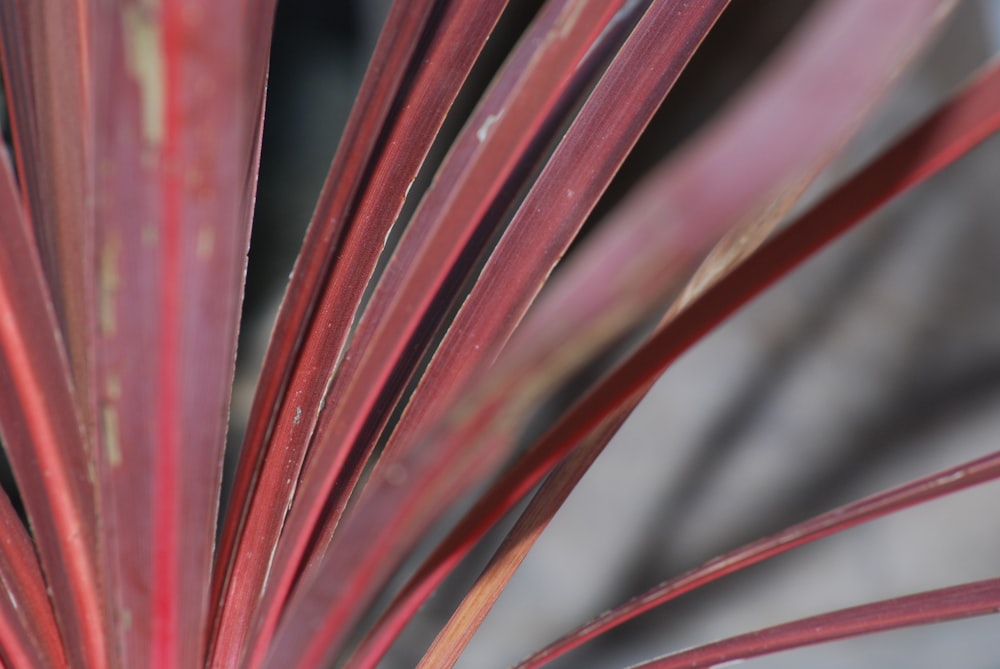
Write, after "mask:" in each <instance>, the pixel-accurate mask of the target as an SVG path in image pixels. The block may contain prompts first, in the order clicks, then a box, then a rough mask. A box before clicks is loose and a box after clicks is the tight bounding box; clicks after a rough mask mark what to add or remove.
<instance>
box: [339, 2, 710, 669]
mask: <svg viewBox="0 0 1000 669" xmlns="http://www.w3.org/2000/svg"><path fill="white" fill-rule="evenodd" d="M726 4H727V3H725V2H712V3H699V4H696V5H678V4H675V3H662V4H656V5H653V6H652V7H650V8H649V10H648V11H647V12H645V14H644V15H643V16H642V17H641V20H639V21H638V23H637V25H636V26H635V29H634V31H633V32H632V33H631V35H630V36H629V37H628V39H627V40H626V41H625V43H624V44H623V46H622V48H621V49H620V51H619V52H618V54H617V55H616V56H615V58H614V60H613V61H612V62H611V64H610V65H609V66H608V69H607V70H606V71H605V73H604V74H603V75H602V77H601V80H600V81H599V82H598V83H597V84H596V86H595V88H594V89H593V91H592V92H591V94H590V97H589V98H588V100H587V101H586V103H585V104H584V105H583V107H582V109H581V110H580V112H579V114H578V116H577V118H576V119H575V120H574V122H573V123H572V125H571V126H570V127H569V128H568V129H567V131H566V133H565V134H564V136H563V138H562V140H561V141H560V143H559V145H558V147H557V148H556V149H555V151H554V153H553V155H552V157H551V158H550V159H549V161H548V163H547V164H546V166H545V168H544V169H543V170H542V172H541V174H540V175H539V176H538V178H537V179H536V180H535V183H534V186H533V187H532V189H531V191H530V192H529V193H528V195H527V197H526V198H525V200H524V202H523V203H522V204H521V205H520V207H519V208H518V211H517V213H516V214H515V216H514V218H513V220H512V221H511V223H510V225H509V227H508V228H507V230H506V231H505V232H504V234H503V236H502V238H501V239H500V241H499V243H498V244H497V246H496V248H495V249H494V250H493V251H492V252H491V255H490V259H489V261H487V262H486V265H485V267H484V269H483V271H482V272H481V273H480V274H479V276H478V277H477V278H476V282H475V285H474V286H473V288H472V290H471V292H470V293H469V295H468V296H467V297H466V298H465V301H464V303H463V305H462V308H461V310H460V311H459V312H458V315H457V316H456V317H455V319H454V320H453V321H452V322H451V323H450V324H449V326H448V332H447V334H446V335H445V336H444V338H443V341H442V342H441V344H440V345H439V346H438V348H437V350H436V351H435V352H434V354H433V358H432V360H431V362H430V364H429V366H428V368H427V369H426V370H425V371H424V372H423V375H422V377H421V379H420V384H419V385H418V386H417V388H416V390H415V391H414V394H413V396H412V397H411V398H410V401H409V403H408V405H407V407H406V411H405V412H404V413H403V415H402V417H401V418H400V420H399V423H398V424H397V425H396V426H394V427H393V431H392V436H391V438H390V440H389V442H388V443H387V445H386V447H385V449H384V451H383V454H382V459H381V460H380V461H379V463H378V464H377V465H376V469H375V474H374V476H375V477H376V478H377V477H378V476H379V475H380V474H381V473H382V471H383V469H382V467H383V465H386V464H387V463H388V465H387V466H390V467H391V466H392V462H393V461H394V458H396V457H399V455H400V453H405V449H406V448H409V447H412V446H414V445H415V444H414V441H413V439H414V437H415V436H416V435H417V434H418V433H419V431H420V430H421V429H423V428H426V426H427V424H428V423H429V422H432V421H433V419H434V418H435V417H436V416H439V415H440V413H441V411H442V410H443V409H445V408H446V407H448V406H449V405H450V404H451V403H453V402H454V401H455V399H456V397H457V395H458V392H459V391H460V390H461V388H462V386H463V384H464V383H465V382H466V381H467V380H468V379H469V378H470V377H471V376H472V374H473V373H474V372H476V371H479V370H481V369H482V367H483V366H484V365H485V364H486V363H489V362H492V360H493V359H494V358H495V356H496V354H497V352H498V351H499V350H500V348H501V347H502V346H503V344H504V343H505V342H506V341H507V338H508V337H509V336H510V333H511V332H512V331H513V330H514V328H515V326H516V325H517V323H518V322H519V321H520V319H521V317H522V316H523V315H524V312H525V311H526V310H527V308H528V306H529V305H530V302H531V300H532V299H534V297H535V295H536V294H537V292H538V290H540V288H541V286H542V284H543V282H544V281H545V279H546V278H547V276H548V274H549V272H550V271H551V269H552V267H553V266H554V265H555V263H556V262H557V261H558V260H559V259H560V258H561V257H562V255H563V253H565V251H566V249H567V247H568V246H569V244H570V242H571V241H572V239H573V237H574V236H575V235H576V233H577V232H578V230H579V228H580V226H581V225H582V224H583V222H584V219H585V218H586V216H587V214H588V213H589V212H590V210H591V209H592V207H593V206H594V204H595V203H596V202H597V199H598V198H599V197H600V195H601V193H603V192H604V189H605V188H606V187H607V185H608V183H609V181H610V180H611V178H612V176H613V175H614V172H615V171H616V170H617V168H618V166H619V165H620V164H621V162H622V160H623V159H624V157H625V155H626V154H627V153H628V151H629V150H630V149H631V148H632V146H633V144H634V143H635V141H636V140H637V139H638V137H639V135H640V133H641V132H642V130H643V128H644V127H645V125H646V123H648V121H649V119H650V117H651V116H652V114H653V112H654V111H655V110H656V108H657V107H658V106H659V105H660V103H661V102H662V100H663V98H664V96H665V95H666V94H667V92H668V91H669V89H670V88H671V86H672V85H673V82H674V81H675V80H676V78H677V76H678V75H679V74H680V72H681V70H682V69H683V67H684V66H685V64H686V63H687V61H688V59H689V58H690V57H691V55H692V54H693V52H694V50H695V49H696V48H697V46H698V45H699V44H700V42H701V39H702V38H703V37H704V36H705V34H707V32H708V30H709V29H710V28H711V26H712V25H713V24H714V22H715V20H716V19H717V18H718V16H719V14H720V13H721V12H722V10H723V8H724V7H725V6H726ZM665 34H666V35H670V36H671V37H670V38H669V39H664V37H663V36H664V35H665ZM623 99H631V100H634V103H633V104H630V105H627V106H623V105H622V100H623ZM567 184H569V185H572V188H567ZM397 451H399V452H397ZM412 613H413V611H412V610H410V611H408V612H405V613H404V612H401V611H400V612H391V613H390V615H391V616H392V618H393V623H394V624H393V625H391V626H387V625H384V624H380V625H378V626H376V629H375V631H374V634H373V636H372V637H369V639H368V640H366V643H365V644H363V645H362V646H361V648H360V649H359V650H358V651H357V652H356V653H355V655H354V656H353V659H352V666H355V665H354V664H353V663H357V666H370V665H371V664H373V663H374V662H375V661H376V660H375V657H376V656H380V655H381V654H382V653H383V652H384V651H385V649H386V646H387V644H388V643H389V642H390V641H391V639H392V638H393V637H395V634H396V633H397V631H398V630H397V629H395V628H396V627H398V626H399V625H401V624H402V623H403V621H404V620H405V619H407V618H408V617H409V615H412ZM390 627H391V628H392V629H390Z"/></svg>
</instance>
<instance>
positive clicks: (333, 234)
mask: <svg viewBox="0 0 1000 669" xmlns="http://www.w3.org/2000/svg"><path fill="white" fill-rule="evenodd" d="M505 4H506V0H503V1H498V0H491V1H490V2H480V3H456V2H451V3H448V4H447V5H446V6H442V7H440V8H439V9H440V10H441V11H440V13H435V14H432V15H428V16H426V17H424V18H425V20H432V19H433V20H435V21H437V23H436V24H431V26H430V28H433V39H422V40H419V41H418V43H416V44H412V45H410V51H406V50H405V49H402V45H403V44H405V43H406V39H404V38H403V36H404V35H409V36H410V38H409V39H411V40H415V39H416V38H417V37H419V36H420V34H421V33H422V32H424V30H425V28H419V29H418V26H419V23H418V24H416V25H415V24H414V23H413V21H414V20H415V19H414V17H417V16H419V12H417V13H416V14H414V8H413V6H412V3H410V4H409V5H407V3H400V4H398V5H397V10H396V13H395V14H393V15H392V16H391V17H390V21H389V23H388V24H387V27H386V30H385V32H384V33H383V36H382V38H381V47H379V48H378V49H377V52H376V56H375V59H374V61H373V64H372V66H371V68H370V73H371V74H370V75H369V83H368V84H367V86H368V88H367V89H366V91H363V93H362V99H364V96H365V95H371V96H372V97H379V96H384V97H385V98H386V99H388V100H389V101H391V102H393V109H395V110H396V111H395V113H394V114H393V115H390V116H387V117H386V118H385V119H382V120H381V121H380V120H379V119H377V118H375V115H376V111H377V109H378V107H376V109H372V108H371V107H370V106H369V104H370V103H369V104H365V105H362V106H359V107H358V108H357V109H358V112H357V114H356V116H355V118H354V120H352V122H351V124H350V125H349V128H348V134H347V135H345V137H346V138H347V139H346V140H345V141H346V142H347V143H346V144H345V146H344V147H342V148H341V151H340V153H339V154H338V158H337V159H336V161H335V163H334V166H333V167H332V168H331V172H330V176H329V177H328V185H327V189H326V191H325V193H324V196H323V198H322V199H321V202H320V206H319V208H318V209H317V212H316V216H315V220H314V223H313V226H312V228H311V230H310V232H309V233H308V234H309V235H310V236H311V237H317V236H319V237H320V238H321V240H322V243H318V244H317V246H310V243H311V242H310V241H309V239H307V241H306V245H305V246H304V247H303V249H304V255H303V256H302V258H301V259H300V261H299V267H300V268H301V272H302V273H301V274H300V273H298V271H297V273H296V274H295V276H294V277H293V283H292V286H290V288H289V291H290V292H289V293H288V295H287V296H286V304H285V306H284V307H283V309H284V311H283V315H282V316H280V317H279V334H278V335H276V336H275V338H274V339H273V342H272V349H271V351H270V353H269V359H268V362H266V363H265V366H267V365H268V364H274V365H277V364H279V360H281V359H284V360H285V361H286V363H287V362H288V358H283V356H294V362H293V364H292V370H293V371H292V374H291V377H290V378H288V379H287V381H286V383H287V388H285V389H282V388H279V387H278V386H277V385H274V384H270V385H269V384H267V383H265V385H264V386H262V389H261V390H260V391H259V392H258V396H257V398H256V399H255V409H254V413H253V415H252V416H251V424H250V428H249V430H248V436H247V441H246V442H245V444H244V449H245V450H244V454H243V458H242V461H241V465H240V466H241V471H240V474H238V478H237V486H239V488H238V490H237V492H236V500H237V501H236V504H234V507H233V508H234V509H235V510H236V513H231V514H230V518H229V520H228V522H227V528H226V535H225V537H224V540H223V555H224V556H226V557H227V561H226V562H224V564H226V565H227V567H226V571H224V572H220V574H219V578H217V579H216V588H217V590H218V591H219V594H220V596H221V594H222V590H223V587H225V601H224V603H223V605H222V609H221V613H220V618H219V620H218V631H217V636H218V638H219V641H218V645H217V646H216V650H217V652H218V653H221V654H223V655H227V654H228V655H234V654H236V653H237V652H238V651H237V649H239V648H242V647H243V645H244V644H243V642H244V639H245V637H246V634H247V633H248V630H247V626H248V621H249V620H250V618H251V617H252V616H253V614H254V612H255V607H256V604H257V602H258V601H259V599H260V591H261V589H262V587H263V584H264V581H265V579H266V577H267V574H268V570H269V558H270V554H271V552H272V551H273V550H274V546H275V544H276V543H277V541H278V537H279V536H280V533H281V529H282V524H283V522H284V518H285V513H286V512H287V509H288V505H289V503H290V500H291V498H292V496H293V494H294V491H295V489H296V483H297V479H298V476H299V468H300V467H301V465H302V462H303V459H304V458H305V454H306V450H307V448H308V446H309V444H310V441H311V438H312V434H313V431H314V429H315V425H316V419H317V416H318V413H319V411H320V409H321V407H322V406H323V404H324V402H326V401H327V393H328V390H329V385H330V376H331V375H332V374H333V372H334V370H335V369H336V368H337V365H338V362H339V360H340V355H341V349H342V347H343V345H344V343H345V341H346V339H347V337H348V334H349V332H350V328H351V326H352V324H353V322H354V312H355V310H356V309H357V307H358V305H359V304H360V302H361V299H362V296H363V293H364V290H365V286H366V284H367V280H368V277H369V276H370V275H371V274H372V271H373V270H374V267H375V263H376V261H377V260H378V256H379V253H380V252H381V250H382V245H383V241H384V239H385V238H386V235H387V233H388V231H389V228H390V227H391V226H392V224H393V223H394V222H395V219H396V217H397V216H398V214H399V210H400V208H401V206H402V203H403V199H404V195H405V189H406V188H407V186H408V184H409V183H411V182H412V180H413V178H414V177H415V176H416V173H417V170H418V169H419V168H420V165H421V163H422V162H423V159H424V157H425V156H426V154H427V151H428V150H429V148H430V145H431V143H432V141H433V139H434V136H435V135H436V133H437V130H438V129H439V127H440V126H441V124H442V122H443V121H444V117H445V114H446V113H447V111H448V109H449V107H450V105H451V103H452V101H453V100H454V98H455V96H456V95H457V93H458V90H459V88H460V86H461V84H462V82H463V81H464V80H465V77H466V76H467V74H468V72H469V70H470V69H471V67H472V64H473V62H474V60H475V57H476V56H477V54H478V53H479V51H480V49H481V48H482V46H483V44H484V43H485V41H486V38H487V37H488V35H489V32H490V30H491V28H492V26H493V24H494V23H495V22H496V20H497V18H498V17H499V15H500V12H501V10H502V9H503V7H504V5H505ZM470 26H473V27H472V28H471V29H470ZM421 63H428V64H427V65H426V66H424V67H421V68H420V69H416V71H415V73H414V74H412V76H406V77H404V76H403V75H404V74H406V73H407V72H408V71H412V70H414V69H415V68H416V66H417V64H421ZM387 70H388V71H389V72H393V73H396V71H398V73H396V74H393V75H392V76H387V75H386V71H387ZM395 79H398V82H397V86H398V89H385V88H383V87H385V85H386V81H390V82H391V81H393V80H395ZM404 110H405V111H404ZM384 111H385V113H387V114H388V112H389V111H390V110H389V109H386V110H384ZM375 122H384V125H383V126H382V127H379V128H378V129H377V132H376V130H375V127H377V126H375V127H372V128H369V130H368V132H370V133H371V134H373V135H375V134H377V135H378V136H379V137H382V140H381V141H379V142H378V143H377V145H376V146H372V147H367V150H368V151H370V152H371V153H370V155H363V154H362V153H361V151H362V149H365V147H364V146H361V145H355V144H352V143H351V142H352V140H354V139H360V137H358V138H355V137H354V136H352V135H350V134H349V133H350V132H351V130H352V128H354V126H356V125H364V124H372V123H375ZM354 129H355V130H358V129H357V128H354ZM354 151H357V152H358V153H357V154H356V155H355V154H354V153H353V152H354ZM361 159H364V160H367V161H369V162H368V164H366V165H361V164H359V163H356V162H353V163H352V161H359V160H361ZM345 169H354V170H356V172H357V174H355V175H354V177H360V176H363V178H359V181H358V182H357V183H354V182H352V181H351V179H349V178H345V174H344V173H343V172H342V170H345ZM352 184H353V185H352ZM334 242H338V244H339V245H338V247H337V252H336V262H335V264H334V265H333V267H332V268H330V269H329V270H327V271H328V274H327V275H320V274H317V273H316V270H317V269H318V268H319V267H320V265H321V264H323V263H327V262H329V258H326V257H325V256H324V255H323V253H322V250H323V248H324V247H323V245H322V244H329V245H330V247H329V248H328V249H327V253H328V254H329V253H332V251H333V247H332V245H333V243H334ZM320 279H324V280H325V284H324V285H323V287H322V291H321V293H320V294H319V295H318V296H317V300H318V303H317V304H316V305H315V309H316V318H315V319H314V320H312V322H311V324H310V325H309V327H308V328H306V331H305V332H304V333H302V336H304V340H303V341H302V342H301V343H297V344H296V346H297V348H294V349H293V348H289V345H290V344H291V343H292V342H291V340H290V339H288V338H287V337H289V336H291V331H288V332H282V331H281V330H280V328H281V327H282V325H281V324H282V323H285V321H284V320H282V319H284V318H289V319H291V318H292V316H291V315H290V314H292V313H299V314H301V310H303V309H307V308H313V307H312V306H311V305H308V304H306V303H305V302H303V301H302V300H301V299H300V296H299V295H298V294H296V293H295V292H294V291H296V290H301V291H303V292H304V293H305V294H308V293H309V291H310V290H312V288H310V287H309V286H308V285H299V284H304V282H306V281H309V280H315V281H319V280H320ZM288 322H289V323H291V321H288ZM296 336H298V335H296ZM266 373H267V372H266V371H265V374H266ZM264 378H265V379H266V378H267V377H266V376H265V377H264ZM272 380H273V379H272ZM279 395H280V396H281V398H282V401H281V403H280V406H279V405H273V406H272V405H271V404H270V403H271V402H273V401H274V400H276V399H278V397H279ZM277 409H280V411H279V412H278V413H277V415H273V412H274V411H275V410H277ZM267 421H272V422H270V423H268V422H267ZM252 467H256V469H251V468H252ZM251 473H252V474H253V475H252V476H251ZM251 481H255V482H256V483H255V488H254V489H253V495H252V496H251V495H249V494H248V493H249V492H250V490H251V488H250V487H249V486H250V482H251ZM237 514H239V515H237ZM221 577H224V578H225V579H226V582H225V584H223V583H222V581H221Z"/></svg>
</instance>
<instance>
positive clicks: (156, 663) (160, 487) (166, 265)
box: [150, 2, 183, 669]
mask: <svg viewBox="0 0 1000 669" xmlns="http://www.w3.org/2000/svg"><path fill="white" fill-rule="evenodd" d="M161 12H162V14H161V17H160V18H161V25H162V26H163V36H162V42H161V44H162V48H163V63H164V64H163V68H164V72H163V76H164V80H165V90H166V93H165V99H164V104H165V106H166V109H165V116H164V117H165V128H164V136H163V145H162V149H161V153H160V159H161V162H160V186H161V196H162V198H163V200H162V213H163V225H162V230H161V237H160V239H161V244H162V248H161V250H160V252H161V255H160V259H161V265H160V286H159V290H160V293H159V303H160V312H159V315H160V333H159V336H160V339H159V346H160V351H159V357H158V360H157V364H158V369H157V372H158V373H157V379H158V388H157V390H158V393H157V398H158V399H157V404H156V425H155V427H156V432H155V437H154V441H155V453H154V461H155V463H156V467H155V473H154V477H155V478H154V487H155V495H154V498H153V520H154V525H153V536H154V552H153V584H152V587H153V606H152V615H153V621H152V627H153V646H152V656H151V658H150V661H151V666H152V667H153V668H154V669H173V667H175V666H176V664H177V663H176V656H177V643H178V642H179V638H178V634H177V632H178V624H179V620H178V606H177V597H178V581H179V579H178V573H177V570H178V567H179V565H178V557H179V553H180V541H179V529H180V528H179V518H178V516H179V510H178V502H179V493H180V478H179V462H178V460H179V453H180V448H181V440H180V437H181V434H180V423H181V416H180V390H181V384H180V364H181V356H180V353H181V319H182V317H181V295H180V284H181V281H182V271H181V270H182V257H181V229H182V223H183V221H182V207H181V197H182V195H183V183H182V180H181V175H180V174H179V169H180V167H181V161H180V157H181V146H180V144H181V140H182V136H183V132H182V130H183V128H182V126H183V118H182V114H181V108H180V100H179V98H180V96H181V95H182V88H181V80H182V77H181V72H180V68H181V62H180V60H181V59H182V57H183V45H182V20H183V19H182V17H181V15H180V13H181V9H180V8H179V7H178V3H176V2H172V3H166V4H165V5H164V7H163V9H162V10H161Z"/></svg>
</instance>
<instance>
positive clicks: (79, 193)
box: [0, 0, 93, 403]
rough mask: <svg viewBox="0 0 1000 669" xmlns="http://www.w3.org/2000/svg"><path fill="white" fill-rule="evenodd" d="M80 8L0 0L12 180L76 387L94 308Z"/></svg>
mask: <svg viewBox="0 0 1000 669" xmlns="http://www.w3.org/2000/svg"><path fill="white" fill-rule="evenodd" d="M89 11H90V10H89V8H88V5H87V3H86V2H84V1H83V0H74V1H73V2H52V1H51V0H39V1H37V2H19V1H16V0H3V1H2V2H0V45H2V51H3V56H2V61H3V64H4V79H5V81H6V83H7V92H8V95H7V99H8V100H10V109H11V119H12V124H11V125H12V129H13V135H14V147H15V152H16V156H17V165H18V171H19V173H20V175H21V187H22V190H23V191H24V193H25V196H26V198H25V202H26V207H27V209H28V211H29V218H30V219H31V222H32V224H33V227H34V229H35V235H36V239H37V242H38V248H39V252H40V255H41V259H42V267H43V268H44V270H45V275H46V277H47V279H48V283H49V286H50V290H51V292H52V296H53V302H54V304H55V309H56V315H57V316H58V319H59V322H60V324H61V326H62V330H63V332H64V333H65V334H66V337H67V345H68V347H69V355H70V363H71V367H72V369H73V373H74V377H75V379H76V385H77V388H79V389H81V392H86V389H87V388H88V383H87V374H88V373H89V371H90V367H89V364H88V360H89V357H90V331H91V326H92V320H90V319H91V314H90V307H91V305H93V285H92V281H90V277H91V276H92V275H91V274H89V272H90V271H91V268H90V267H88V265H87V262H86V258H87V255H88V249H90V248H92V244H93V228H92V226H91V222H92V218H91V217H92V214H93V203H92V201H91V198H90V195H91V193H92V192H93V171H92V164H93V163H92V155H91V151H92V140H93V134H92V121H93V118H92V100H91V97H90V91H89V89H88V87H87V82H88V79H89V77H90V74H91V73H90V53H89V45H88V42H89V39H90V36H89V34H88V22H89ZM88 401H89V398H86V397H81V402H84V403H86V402H88Z"/></svg>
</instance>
